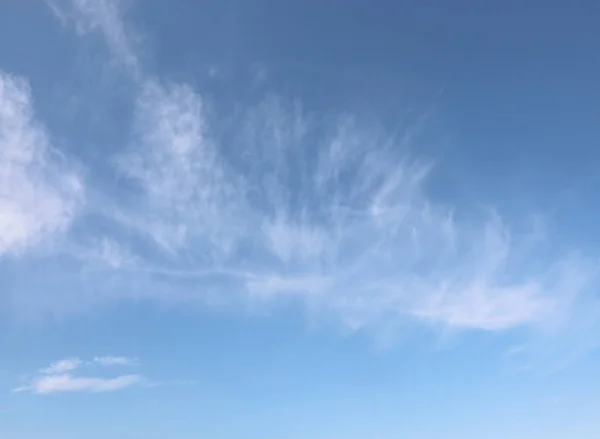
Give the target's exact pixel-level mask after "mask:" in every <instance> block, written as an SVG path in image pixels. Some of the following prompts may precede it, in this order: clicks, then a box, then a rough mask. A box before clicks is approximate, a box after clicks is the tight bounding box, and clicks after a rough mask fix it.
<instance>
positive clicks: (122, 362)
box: [94, 356, 139, 366]
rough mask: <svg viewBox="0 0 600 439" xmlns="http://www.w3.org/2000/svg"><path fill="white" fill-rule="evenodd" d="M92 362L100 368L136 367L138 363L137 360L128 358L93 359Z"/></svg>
mask: <svg viewBox="0 0 600 439" xmlns="http://www.w3.org/2000/svg"><path fill="white" fill-rule="evenodd" d="M94 362H95V363H98V364H100V365H101V366H137V365H138V364H139V361H138V359H137V358H130V357H112V356H106V357H94Z"/></svg>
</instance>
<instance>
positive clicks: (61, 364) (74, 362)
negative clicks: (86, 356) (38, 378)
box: [40, 358, 83, 375]
mask: <svg viewBox="0 0 600 439" xmlns="http://www.w3.org/2000/svg"><path fill="white" fill-rule="evenodd" d="M82 364H83V361H81V360H80V359H79V358H67V359H64V360H59V361H55V362H54V363H52V364H50V365H49V366H48V367H44V368H43V369H40V373H42V374H45V375H53V374H57V373H58V374H60V373H64V372H68V371H70V370H75V369H77V368H78V367H79V366H81V365H82Z"/></svg>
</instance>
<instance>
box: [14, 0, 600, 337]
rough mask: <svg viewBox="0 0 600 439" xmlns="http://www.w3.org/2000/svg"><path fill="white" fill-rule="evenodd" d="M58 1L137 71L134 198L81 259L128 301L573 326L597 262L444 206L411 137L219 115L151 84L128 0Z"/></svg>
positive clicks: (121, 202) (272, 104)
mask: <svg viewBox="0 0 600 439" xmlns="http://www.w3.org/2000/svg"><path fill="white" fill-rule="evenodd" d="M51 4H52V5H53V6H54V9H55V10H57V11H60V13H59V15H60V16H61V17H63V19H62V20H63V21H65V22H67V23H73V24H74V25H75V28H76V29H77V31H78V32H79V34H81V35H83V34H87V33H90V32H97V33H99V34H100V35H101V36H103V38H104V39H105V40H106V43H107V46H108V48H109V50H110V53H111V56H112V57H113V59H114V60H116V61H117V62H119V63H121V64H123V65H126V66H128V67H129V71H130V72H131V74H132V76H131V78H132V80H133V84H134V89H135V94H136V99H135V102H134V105H133V108H134V110H133V111H134V114H133V126H132V127H131V141H130V142H129V144H128V145H126V146H125V147H124V148H123V150H122V151H121V152H120V153H119V154H117V156H116V157H112V160H113V162H115V163H117V165H116V168H117V172H118V173H119V176H120V177H121V178H123V179H124V180H126V181H127V182H128V183H130V184H131V191H129V192H127V194H126V195H121V194H119V196H118V197H117V196H116V194H106V197H105V198H111V199H113V203H112V204H111V208H110V209H104V210H103V215H105V218H104V219H105V220H106V221H107V222H110V224H111V225H112V227H113V228H114V230H113V231H114V232H115V237H112V236H109V237H102V238H101V239H97V240H95V241H93V242H97V243H102V244H101V246H99V247H95V252H90V253H89V254H90V255H95V256H94V257H89V258H87V261H88V263H90V264H92V265H93V266H102V269H103V270H106V271H110V272H111V273H117V274H118V276H116V280H115V282H118V285H119V286H120V287H121V288H118V291H129V290H131V289H132V288H123V287H124V286H132V285H137V284H138V283H140V282H146V283H145V284H144V288H140V289H139V291H141V292H140V293H139V294H140V296H141V297H149V298H160V299H161V300H169V299H173V300H198V301H203V300H205V299H206V296H207V294H208V293H207V292H211V294H214V295H215V296H219V298H220V299H221V300H222V301H225V302H228V301H229V302H231V303H237V301H238V300H239V299H240V298H244V299H247V298H248V297H250V298H256V297H260V298H261V300H264V301H269V300H280V299H281V298H289V297H290V296H293V297H295V298H300V299H301V300H304V301H305V302H306V303H307V304H310V306H311V307H314V308H316V309H320V310H326V311H328V312H331V313H332V314H334V315H336V316H337V317H338V318H339V319H340V320H341V321H343V322H344V323H346V324H348V325H350V326H352V327H362V326H367V325H373V324H377V322H379V321H381V320H382V319H388V318H393V319H397V320H399V321H416V322H419V323H421V324H428V325H434V326H441V327H445V328H451V329H462V330H465V329H470V330H485V331H503V330H509V329H513V328H518V327H534V328H546V327H553V328H557V327H562V328H564V327H567V326H569V325H570V324H571V323H572V321H573V316H574V315H576V314H577V313H578V312H580V310H581V307H580V305H578V304H579V303H580V302H581V298H582V297H586V295H587V292H588V289H589V287H590V285H593V284H595V283H596V282H597V280H598V279H597V275H598V263H597V260H596V259H595V258H590V257H585V256H583V255H577V254H576V252H573V251H572V250H571V249H569V248H568V245H565V244H564V243H557V242H553V241H552V239H550V238H551V237H545V238H540V235H539V233H538V230H537V229H536V228H535V227H528V225H527V224H526V221H524V219H523V217H522V216H520V215H517V214H515V213H514V212H513V213H512V215H511V216H510V218H509V219H507V218H506V217H505V218H503V217H501V215H500V214H498V213H497V212H494V211H493V209H492V210H491V211H489V212H486V211H481V210H479V209H475V208H464V207H461V208H460V209H458V208H457V207H455V206H452V205H449V204H447V203H446V204H444V203H441V202H439V201H437V200H436V199H435V198H434V197H433V196H432V195H431V194H430V192H429V188H428V182H429V178H430V175H431V174H432V173H434V172H435V168H434V167H433V166H432V165H431V163H430V162H429V161H428V160H426V159H423V158H417V157H415V156H414V155H411V154H410V153H409V149H410V146H411V145H410V144H407V142H411V141H413V140H411V139H414V133H412V135H411V136H397V135H392V134H390V133H389V132H388V131H387V130H385V129H384V128H382V127H379V126H374V125H373V124H369V123H367V122H365V121H364V120H361V119H359V118H357V117H354V116H352V115H349V114H343V115H331V114H321V113H319V112H309V111H306V110H304V109H303V108H302V106H301V105H300V104H298V103H296V102H293V103H288V102H286V100H285V99H280V98H277V97H273V96H271V97H270V98H267V99H265V100H264V102H262V103H260V104H253V105H248V106H245V107H244V109H242V110H240V109H239V107H240V106H237V107H236V111H235V112H227V114H224V113H225V112H224V113H219V112H218V111H217V109H216V106H212V107H211V102H210V100H208V99H207V98H205V97H204V96H203V95H202V94H201V93H200V92H199V91H198V90H197V89H195V88H194V87H193V86H192V85H190V84H186V83H178V82H173V81H168V80H164V79H161V78H159V77H157V75H154V74H152V73H149V72H147V71H146V70H145V68H144V66H143V63H142V62H141V61H140V56H139V55H138V52H136V44H134V42H133V40H132V39H131V35H132V32H131V31H130V29H129V28H128V26H126V24H125V22H124V21H123V18H122V17H123V14H122V11H121V10H120V8H119V2H118V1H116V0H96V1H92V0H85V1H84V0H72V1H63V2H60V4H59V3H58V2H57V1H53V2H51ZM13 101H14V99H13ZM207 109H210V111H207ZM223 127H225V128H226V129H224V128H223ZM224 132H225V134H224ZM11 138H12V137H11ZM67 199H71V198H68V197H67ZM69 206H70V205H69ZM72 210H73V209H68V211H69V212H71V211H72ZM70 218H71V217H70V216H68V219H70ZM52 224H55V223H51V226H47V227H49V228H51V229H52V228H53V229H52V230H54V229H65V228H68V224H69V222H68V221H65V222H64V223H60V226H56V225H53V226H52ZM117 235H118V236H119V237H123V236H125V237H126V239H117V238H116V236H117ZM140 242H141V243H143V244H140ZM117 243H118V244H117ZM13 246H14V245H13ZM94 261H96V262H94ZM100 262H101V263H100ZM190 279H193V280H194V282H190ZM109 286H110V288H111V293H110V295H108V296H110V297H111V298H112V297H115V294H116V293H114V290H115V288H114V283H111V284H110V285H109ZM95 287H96V288H97V289H100V288H101V285H95ZM122 294H127V293H122ZM140 296H136V297H140ZM118 298H119V299H121V297H118Z"/></svg>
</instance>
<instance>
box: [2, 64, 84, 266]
mask: <svg viewBox="0 0 600 439" xmlns="http://www.w3.org/2000/svg"><path fill="white" fill-rule="evenodd" d="M83 198H84V191H83V185H82V182H81V180H80V178H79V176H78V175H77V173H76V172H74V171H73V170H72V169H71V168H70V167H69V166H68V165H67V164H66V158H65V157H63V156H61V154H60V153H59V152H58V151H57V150H56V149H54V148H52V146H51V145H50V142H49V140H48V135H47V134H46V131H45V129H44V128H43V127H42V126H41V125H40V124H39V123H38V122H37V121H36V120H35V118H34V113H33V109H32V105H31V90H30V88H29V85H28V84H27V82H26V81H25V80H23V79H22V78H19V77H15V76H11V75H8V74H5V73H3V72H0V256H1V255H2V254H6V253H9V254H18V253H21V252H23V251H24V250H26V249H29V248H31V247H33V246H35V245H37V244H39V243H41V242H42V241H43V240H44V239H45V238H47V237H49V236H52V235H54V234H58V233H61V232H64V231H66V230H67V229H68V228H69V226H70V224H71V222H72V220H73V218H74V216H75V214H76V213H77V211H78V209H79V208H80V206H81V204H82V202H83Z"/></svg>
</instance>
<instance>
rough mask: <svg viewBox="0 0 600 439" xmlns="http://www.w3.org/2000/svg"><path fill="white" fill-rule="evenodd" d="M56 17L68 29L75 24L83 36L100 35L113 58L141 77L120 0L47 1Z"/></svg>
mask: <svg viewBox="0 0 600 439" xmlns="http://www.w3.org/2000/svg"><path fill="white" fill-rule="evenodd" d="M45 2H46V4H47V5H48V6H49V7H50V9H51V10H52V12H53V13H54V15H55V16H56V17H57V18H58V19H59V21H60V22H61V23H62V24H63V25H64V24H67V23H72V24H73V25H74V27H75V29H76V31H77V32H78V33H79V34H81V35H83V34H87V33H90V32H99V33H100V34H101V35H102V36H103V37H104V39H105V40H106V43H107V45H108V47H109V49H110V50H111V52H112V54H113V56H114V57H115V58H116V59H117V60H118V61H119V62H120V63H123V64H124V65H125V66H126V67H127V68H129V69H130V71H131V72H132V73H133V74H136V75H137V74H138V71H139V68H140V66H139V60H138V56H137V55H136V52H135V50H134V47H133V46H134V44H133V39H132V34H131V31H130V30H128V29H126V28H125V26H124V24H123V21H122V14H123V11H122V6H123V5H122V3H123V2H122V1H120V0H45Z"/></svg>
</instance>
